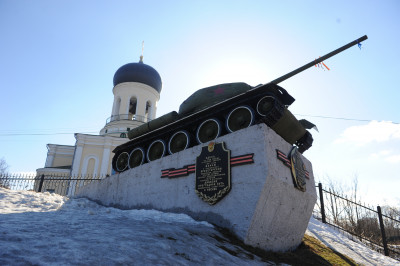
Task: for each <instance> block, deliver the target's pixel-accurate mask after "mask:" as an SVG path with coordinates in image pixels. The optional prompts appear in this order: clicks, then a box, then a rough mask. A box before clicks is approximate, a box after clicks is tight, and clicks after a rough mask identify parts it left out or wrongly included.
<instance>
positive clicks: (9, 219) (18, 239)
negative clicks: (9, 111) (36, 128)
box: [0, 188, 400, 265]
mask: <svg viewBox="0 0 400 266" xmlns="http://www.w3.org/2000/svg"><path fill="white" fill-rule="evenodd" d="M307 233H308V234H310V235H312V236H314V237H316V238H317V239H319V240H320V241H321V242H323V243H324V244H326V245H327V246H329V247H331V248H333V249H335V250H337V251H339V252H341V253H343V254H346V255H348V256H349V257H351V258H353V259H354V260H356V261H357V262H358V263H362V264H365V265H395V264H396V263H397V264H400V263H399V262H398V261H396V260H393V259H390V258H388V257H385V256H383V255H381V254H379V253H377V252H375V251H372V250H370V249H368V248H366V247H365V246H363V245H361V244H359V243H356V242H354V241H351V240H349V239H348V238H346V237H345V236H343V235H341V234H340V233H338V232H337V231H336V230H334V229H331V228H330V227H329V226H327V225H324V224H322V223H320V222H319V221H317V220H315V219H313V218H311V220H310V224H309V226H308V230H307ZM215 236H217V238H215ZM217 239H219V240H217ZM221 239H225V238H224V236H222V235H221V234H220V233H219V232H218V231H217V230H215V229H214V227H213V226H212V225H211V224H209V223H207V222H198V221H195V220H193V219H192V218H190V217H189V216H187V215H184V214H172V213H164V212H160V211H155V210H119V209H115V208H107V207H103V206H100V205H98V204H96V203H94V202H92V201H89V200H87V199H69V200H68V199H67V198H66V197H62V196H59V195H56V194H49V193H47V192H46V193H36V192H27V191H10V190H6V189H3V188H0V265H32V264H33V265H116V264H122V265H132V264H135V263H136V264H140V265H266V264H267V265H268V264H271V265H273V263H266V262H262V261H261V259H260V258H259V257H257V256H255V255H253V254H250V253H248V252H247V251H245V250H243V249H242V248H241V247H239V246H235V245H233V244H231V243H229V241H228V240H226V241H221ZM227 251H230V252H227ZM231 254H236V256H235V255H231Z"/></svg>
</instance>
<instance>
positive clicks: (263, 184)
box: [77, 36, 367, 251]
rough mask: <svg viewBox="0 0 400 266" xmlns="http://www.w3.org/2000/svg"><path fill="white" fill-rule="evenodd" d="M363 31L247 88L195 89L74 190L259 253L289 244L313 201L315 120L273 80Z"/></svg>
mask: <svg viewBox="0 0 400 266" xmlns="http://www.w3.org/2000/svg"><path fill="white" fill-rule="evenodd" d="M366 39H367V36H363V37H361V38H359V39H357V40H355V41H353V42H351V43H349V44H347V45H345V46H343V47H341V48H339V49H336V50H335V51H333V52H331V53H328V54H326V55H325V56H322V57H320V58H319V59H316V60H313V61H312V62H310V63H308V64H306V65H304V66H302V67H300V68H298V69H296V70H294V71H292V72H290V73H288V74H286V75H284V76H282V77H280V78H278V79H275V80H273V81H271V82H270V83H267V84H264V85H259V86H256V87H251V86H249V85H247V84H245V83H228V84H220V85H216V86H212V87H208V88H204V89H201V90H199V91H197V92H195V93H194V94H193V95H192V96H190V97H189V98H188V99H187V100H186V101H184V102H183V103H182V104H181V106H180V108H179V112H171V113H168V114H166V115H164V116H162V117H160V118H158V119H155V120H153V121H150V122H148V123H146V124H144V125H142V126H140V127H138V128H135V129H133V130H131V131H130V132H129V134H128V136H129V138H130V139H131V140H130V141H128V142H127V143H125V144H123V145H120V146H118V147H117V148H116V149H115V150H114V153H115V156H114V158H113V161H112V167H113V169H114V170H115V171H116V172H117V174H115V175H113V176H110V177H108V178H106V179H103V180H101V181H99V182H96V183H92V184H90V185H87V186H85V187H82V188H80V189H79V190H78V193H77V195H78V196H84V197H87V198H90V199H93V200H96V201H99V202H101V203H102V204H104V205H107V206H115V207H120V208H144V209H157V210H161V211H169V212H178V213H186V214H188V215H190V216H192V217H193V218H195V219H199V220H206V221H208V222H210V223H213V224H216V225H218V226H221V227H225V228H227V229H229V230H230V231H231V232H232V233H234V234H235V235H236V236H237V237H239V238H240V239H242V240H243V241H244V242H245V243H246V244H249V245H252V246H255V247H260V248H262V249H265V250H272V251H286V250H291V249H295V248H296V247H297V246H298V245H299V244H300V243H301V240H302V238H303V235H304V232H305V230H306V228H307V225H308V221H309V219H310V217H311V214H312V210H313V207H314V204H315V201H316V199H317V195H316V191H315V185H314V176H313V172H312V166H311V163H310V162H309V161H308V160H307V159H306V158H305V157H304V156H303V155H302V153H303V152H305V151H306V150H307V149H309V148H310V147H311V145H312V142H313V139H312V136H311V133H310V132H309V131H308V130H307V129H310V128H312V127H313V126H314V125H313V124H312V123H310V122H308V121H306V120H300V121H299V120H297V119H296V117H295V116H294V115H293V114H292V113H291V112H290V111H289V110H288V107H289V106H290V105H291V104H292V103H293V102H294V98H293V97H292V96H291V95H290V94H289V93H288V92H287V91H286V90H285V89H283V88H282V87H280V86H278V85H277V84H278V83H280V82H282V81H284V80H286V79H288V78H290V77H292V76H294V75H296V74H298V73H300V72H302V71H304V70H306V69H308V68H309V67H312V66H314V65H316V64H319V63H321V62H322V61H325V60H326V59H328V58H330V57H332V56H334V55H336V54H338V53H340V52H342V51H344V50H346V49H348V48H350V47H352V46H354V45H356V44H360V43H361V42H362V41H364V40H366Z"/></svg>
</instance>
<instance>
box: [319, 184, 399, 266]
mask: <svg viewBox="0 0 400 266" xmlns="http://www.w3.org/2000/svg"><path fill="white" fill-rule="evenodd" d="M316 187H317V188H318V191H319V193H318V194H319V195H318V196H319V200H318V201H317V204H316V205H315V208H314V216H315V217H316V218H319V219H321V221H322V222H323V223H326V224H329V225H332V226H334V227H336V228H338V229H340V230H342V231H344V232H347V233H349V234H351V235H353V236H355V237H356V238H358V240H359V241H361V242H363V243H364V244H366V245H368V246H369V247H370V248H372V249H374V250H377V251H379V252H381V253H383V254H385V255H386V256H390V257H392V258H394V259H396V260H399V261H400V220H399V219H400V209H395V208H392V207H386V206H385V207H382V208H381V207H380V206H377V208H376V210H374V208H372V207H367V206H364V205H362V204H361V203H357V202H354V201H351V200H349V199H348V198H347V197H345V196H341V195H337V194H335V193H334V192H332V191H331V190H330V189H329V190H325V189H323V188H322V184H321V183H319V184H318V186H316Z"/></svg>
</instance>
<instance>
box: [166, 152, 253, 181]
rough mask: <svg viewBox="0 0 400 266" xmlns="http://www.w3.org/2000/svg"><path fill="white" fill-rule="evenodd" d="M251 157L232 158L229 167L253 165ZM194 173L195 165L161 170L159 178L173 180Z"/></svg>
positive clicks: (250, 155) (251, 155)
mask: <svg viewBox="0 0 400 266" xmlns="http://www.w3.org/2000/svg"><path fill="white" fill-rule="evenodd" d="M253 157H254V154H253V153H251V154H246V155H241V156H236V157H232V158H231V166H239V165H244V164H250V163H254V159H253ZM195 171H196V165H195V164H191V165H186V166H184V167H182V168H179V169H175V168H170V169H165V170H161V178H166V177H168V178H175V177H182V176H188V175H189V174H191V173H194V172H195Z"/></svg>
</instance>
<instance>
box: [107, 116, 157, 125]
mask: <svg viewBox="0 0 400 266" xmlns="http://www.w3.org/2000/svg"><path fill="white" fill-rule="evenodd" d="M120 120H130V121H138V122H143V123H147V122H149V121H150V120H151V119H149V118H147V116H141V115H133V114H119V115H113V116H111V117H109V118H107V120H106V124H108V123H110V122H113V121H120Z"/></svg>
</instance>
